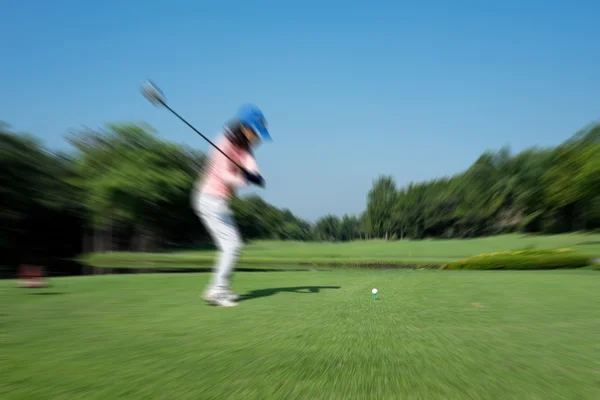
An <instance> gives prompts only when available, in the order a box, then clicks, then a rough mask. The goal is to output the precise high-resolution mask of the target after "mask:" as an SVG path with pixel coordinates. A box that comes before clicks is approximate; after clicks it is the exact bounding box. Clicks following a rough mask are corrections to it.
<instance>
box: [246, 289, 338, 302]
mask: <svg viewBox="0 0 600 400" xmlns="http://www.w3.org/2000/svg"><path fill="white" fill-rule="evenodd" d="M321 289H340V286H296V287H283V288H269V289H257V290H251V291H250V292H248V293H246V294H244V295H242V296H241V298H240V300H239V301H245V300H252V299H258V298H261V297H268V296H273V295H274V294H277V293H281V292H287V293H319V292H320V291H321Z"/></svg>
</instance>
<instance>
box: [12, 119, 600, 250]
mask: <svg viewBox="0 0 600 400" xmlns="http://www.w3.org/2000/svg"><path fill="white" fill-rule="evenodd" d="M67 140H68V142H69V143H70V144H71V147H72V149H71V150H69V151H67V152H51V151H49V150H48V149H46V148H45V147H44V146H43V145H42V144H41V143H40V142H39V141H37V140H36V139H35V138H33V137H31V136H29V135H25V134H20V133H16V132H14V131H12V130H11V129H10V127H9V126H7V125H0V168H1V171H2V172H1V173H0V196H1V198H2V208H1V209H0V223H1V224H2V229H1V232H0V250H2V252H3V258H4V259H12V258H15V259H19V258H22V257H23V256H29V255H56V256H69V255H74V254H77V253H79V252H89V251H121V250H130V251H132V250H133V251H157V250H161V249H167V248H174V247H198V246H201V245H203V244H206V243H209V242H210V239H209V237H208V235H207V233H206V232H205V230H204V228H203V227H202V225H201V224H200V222H199V220H198V219H197V217H196V216H195V215H194V213H193V211H192V209H191V198H190V195H191V189H192V186H193V183H194V181H195V180H196V178H197V176H198V173H199V172H200V171H201V170H202V168H203V165H204V163H205V155H204V154H203V153H201V152H199V151H197V150H195V149H192V148H188V147H186V146H182V145H179V144H175V143H171V142H168V141H165V140H162V139H160V138H159V137H158V136H157V135H156V134H155V132H154V131H153V130H152V129H151V128H150V127H148V126H145V125H136V124H112V125H107V126H106V127H105V128H104V129H100V130H89V129H84V130H81V131H78V132H75V133H72V134H70V135H68V136H67ZM233 210H234V212H235V214H236V217H237V220H238V222H239V226H240V229H241V231H242V233H243V235H244V238H245V239H247V240H252V239H279V240H325V241H350V240H357V239H371V238H384V239H403V238H412V239H419V238H426V237H444V238H462V237H476V236H482V235H492V234H498V233H504V232H514V231H522V232H541V233H558V232H569V231H574V230H592V229H598V228H600V125H593V126H592V127H591V128H588V129H586V130H584V131H581V132H578V133H577V134H575V135H574V136H573V137H572V138H570V139H569V140H567V141H566V142H564V143H563V144H561V145H560V146H558V147H556V148H550V149H539V148H531V149H528V150H525V151H523V152H521V153H518V154H510V152H509V151H508V149H501V150H500V151H498V152H489V151H488V152H485V153H484V154H482V155H481V157H479V159H478V160H477V161H476V162H475V163H474V164H473V165H472V166H471V167H470V168H469V169H467V170H466V171H464V172H462V173H460V174H457V175H454V176H452V177H447V178H442V179H436V180H433V181H429V182H420V183H410V184H409V185H407V186H405V187H401V188H398V187H397V186H396V183H395V181H394V180H393V179H392V178H391V177H390V176H381V177H379V178H377V179H376V180H375V181H374V183H373V187H372V188H371V190H370V191H369V193H368V196H367V205H366V210H365V211H364V212H363V213H362V214H361V215H359V216H350V215H345V216H343V217H341V218H339V217H337V216H334V215H327V216H325V217H323V218H321V219H320V220H318V221H317V222H316V223H314V224H311V223H309V222H307V221H305V220H303V219H301V218H298V217H297V216H295V215H294V214H293V213H292V212H291V211H289V210H286V209H283V210H282V209H278V208H277V207H275V206H273V205H271V204H268V203H266V202H265V201H264V200H263V199H262V198H260V197H259V196H255V195H253V196H246V197H243V198H236V199H234V201H233Z"/></svg>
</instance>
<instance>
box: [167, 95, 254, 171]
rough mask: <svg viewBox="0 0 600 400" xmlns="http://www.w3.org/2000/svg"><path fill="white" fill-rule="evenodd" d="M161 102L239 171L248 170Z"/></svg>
mask: <svg viewBox="0 0 600 400" xmlns="http://www.w3.org/2000/svg"><path fill="white" fill-rule="evenodd" d="M158 101H159V102H160V104H161V105H162V106H163V107H165V108H166V109H167V110H169V111H171V112H172V113H173V115H175V116H176V117H177V118H179V119H180V120H182V121H183V123H185V124H186V125H187V126H189V127H190V128H192V129H193V130H194V132H196V133H197V134H198V135H200V136H202V138H203V139H204V140H206V141H207V142H208V143H209V144H210V145H211V146H212V147H214V148H215V149H217V150H218V151H219V152H220V153H221V154H223V155H224V156H225V157H227V159H228V160H229V161H231V162H232V163H233V164H234V165H235V166H236V167H238V168H239V169H241V170H242V171H245V170H246V169H245V168H244V167H242V166H241V165H239V164H238V163H236V162H235V161H233V160H232V159H231V157H229V156H228V155H227V154H225V153H224V152H223V150H221V149H220V148H219V147H217V145H215V144H214V143H213V142H211V141H210V140H209V139H208V138H207V137H206V136H204V135H203V134H202V133H201V132H200V131H199V130H198V129H196V128H194V126H193V125H192V124H190V123H189V122H187V121H186V120H185V119H184V118H183V117H182V116H181V115H179V114H177V113H176V112H175V110H173V109H172V108H171V107H169V106H168V105H167V103H165V102H164V101H162V100H160V99H159V100H158Z"/></svg>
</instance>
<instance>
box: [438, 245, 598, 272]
mask: <svg viewBox="0 0 600 400" xmlns="http://www.w3.org/2000/svg"><path fill="white" fill-rule="evenodd" d="M589 264H590V260H589V257H587V256H585V255H581V254H578V253H575V252H573V251H572V250H570V249H558V250H519V251H503V252H499V253H489V254H480V255H477V256H473V257H469V258H466V259H463V260H458V261H454V262H450V263H448V264H446V265H444V266H443V267H442V269H450V270H461V269H465V270H487V269H508V270H533V269H558V268H581V267H585V266H587V265H589Z"/></svg>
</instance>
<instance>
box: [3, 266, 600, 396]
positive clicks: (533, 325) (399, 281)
mask: <svg viewBox="0 0 600 400" xmlns="http://www.w3.org/2000/svg"><path fill="white" fill-rule="evenodd" d="M208 278H209V275H208V274H156V275H155V274H147V275H146V274H143V275H140V274H136V275H119V276H117V275H104V276H93V277H77V278H61V279H54V280H53V284H54V286H53V287H51V288H48V289H43V290H42V289H36V290H26V289H16V288H13V287H12V285H13V284H14V282H11V281H2V282H0V344H1V352H0V354H1V362H0V376H2V379H1V380H0V398H2V399H6V400H9V399H69V400H73V399H86V400H91V399H102V400H105V399H132V400H134V399H225V398H227V399H242V400H251V399H284V398H286V399H287V398H289V399H344V400H345V399H443V398H444V399H544V400H550V399H566V398H568V399H575V398H577V399H598V398H600V361H599V360H600V346H599V345H598V343H600V275H599V274H598V272H597V271H581V270H574V271H540V272H529V271H522V272H514V271H498V272H479V271H473V272H463V271H414V270H400V271H399V270H379V271H373V270H333V271H332V272H272V273H240V274H237V275H236V276H235V280H234V289H236V291H237V292H241V293H249V294H251V295H252V296H253V298H250V299H248V300H245V301H243V302H241V304H240V306H239V307H237V308H232V309H221V308H216V307H210V306H206V305H204V304H203V303H202V302H201V301H200V300H199V298H198V294H199V292H200V290H201V288H202V287H203V286H204V285H205V284H206V282H207V279H208ZM294 287H300V288H305V289H298V290H294V289H291V288H294ZM319 287H339V288H337V289H336V288H328V289H325V288H322V289H318V288H319ZM373 287H377V288H378V289H379V293H380V294H379V295H378V299H377V301H374V300H373V297H372V295H371V293H370V291H371V288H373ZM306 288H308V289H306ZM310 288H313V289H312V290H311V289H310Z"/></svg>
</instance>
